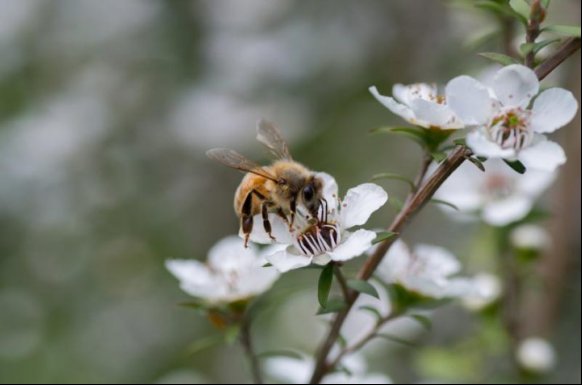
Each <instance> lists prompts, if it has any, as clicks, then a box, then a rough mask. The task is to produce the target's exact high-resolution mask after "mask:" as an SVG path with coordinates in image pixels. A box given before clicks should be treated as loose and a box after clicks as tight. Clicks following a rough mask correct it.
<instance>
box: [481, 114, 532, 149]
mask: <svg viewBox="0 0 582 385" xmlns="http://www.w3.org/2000/svg"><path fill="white" fill-rule="evenodd" d="M530 115H531V112H530V111H529V110H524V109H521V108H515V109H510V110H508V111H505V112H504V113H502V114H500V115H498V116H496V117H495V118H493V120H492V121H491V125H490V126H489V135H490V138H491V140H493V141H494V142H495V143H497V144H498V145H499V146H500V147H501V148H503V149H510V148H512V149H514V150H516V151H519V150H521V149H522V148H524V147H527V146H528V145H529V144H530V143H531V141H532V139H533V132H532V131H531V130H530V129H529V121H530Z"/></svg>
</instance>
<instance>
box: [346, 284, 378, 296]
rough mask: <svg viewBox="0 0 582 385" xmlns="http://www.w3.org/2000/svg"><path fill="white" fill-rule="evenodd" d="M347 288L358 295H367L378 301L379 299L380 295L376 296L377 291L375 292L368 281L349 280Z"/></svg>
mask: <svg viewBox="0 0 582 385" xmlns="http://www.w3.org/2000/svg"><path fill="white" fill-rule="evenodd" d="M348 286H349V287H350V288H351V289H354V290H355V291H357V292H359V293H363V294H368V295H371V296H372V297H376V298H378V299H379V298H380V295H378V291H377V290H376V288H375V287H374V286H372V284H371V283H370V282H368V281H364V280H361V279H349V280H348Z"/></svg>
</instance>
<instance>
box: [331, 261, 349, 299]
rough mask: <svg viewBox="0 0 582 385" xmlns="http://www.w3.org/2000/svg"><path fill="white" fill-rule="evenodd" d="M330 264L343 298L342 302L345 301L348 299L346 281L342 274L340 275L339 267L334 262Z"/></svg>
mask: <svg viewBox="0 0 582 385" xmlns="http://www.w3.org/2000/svg"><path fill="white" fill-rule="evenodd" d="M332 263H333V274H334V275H335V278H336V279H337V281H338V282H339V285H340V288H341V290H342V294H343V296H344V300H345V301H347V300H348V299H349V298H350V288H349V287H348V282H347V281H346V277H344V273H342V271H341V269H340V265H339V264H338V263H336V262H332Z"/></svg>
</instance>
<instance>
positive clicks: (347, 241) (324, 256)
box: [250, 173, 388, 272]
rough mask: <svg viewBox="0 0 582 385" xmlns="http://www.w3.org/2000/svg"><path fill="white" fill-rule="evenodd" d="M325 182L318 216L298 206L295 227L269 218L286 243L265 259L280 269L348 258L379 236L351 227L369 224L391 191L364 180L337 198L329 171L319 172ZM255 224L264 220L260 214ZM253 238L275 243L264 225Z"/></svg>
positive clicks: (275, 217) (274, 232)
mask: <svg viewBox="0 0 582 385" xmlns="http://www.w3.org/2000/svg"><path fill="white" fill-rule="evenodd" d="M317 176H318V177H319V178H320V179H321V180H322V181H323V198H324V200H323V202H322V204H321V206H320V209H319V215H318V218H317V219H315V218H311V216H310V215H309V214H308V213H307V211H306V210H305V209H304V208H302V207H300V206H298V207H297V214H296V216H295V223H294V226H293V228H292V229H289V226H288V225H287V223H285V221H284V220H283V219H281V217H279V216H278V215H276V214H270V215H269V220H270V222H271V227H272V235H273V236H274V237H275V240H276V241H275V242H277V243H279V244H283V245H286V247H284V248H280V249H278V250H277V251H276V252H274V253H273V254H271V255H266V256H265V258H266V259H267V261H269V262H270V263H271V264H272V265H273V266H275V267H276V268H277V270H279V271H280V272H286V271H289V270H292V269H298V268H300V267H304V266H308V265H309V264H311V263H312V262H313V263H316V264H319V265H325V264H327V263H329V262H330V261H332V260H333V261H347V260H349V259H352V258H354V257H357V256H359V255H361V254H363V253H364V252H365V251H366V250H368V249H369V248H370V247H371V246H372V241H373V240H374V239H375V238H376V233H375V232H374V231H370V230H365V229H358V230H356V231H354V232H350V231H348V229H350V228H352V227H354V226H360V225H363V224H364V223H366V221H367V220H368V218H369V217H370V215H372V213H373V212H374V211H376V210H378V209H379V208H380V207H382V206H383V205H384V203H386V201H387V200H388V194H387V193H386V191H384V189H382V187H380V186H378V185H376V184H373V183H364V184H361V185H359V186H356V187H354V188H351V189H350V190H348V192H347V194H346V196H345V198H344V199H343V200H342V201H340V200H339V198H338V187H337V183H336V181H335V179H334V178H333V177H332V176H330V175H329V174H326V173H318V174H317ZM254 221H255V223H261V221H262V219H261V217H260V215H257V216H255V218H254ZM250 239H251V240H252V241H253V242H257V243H272V242H273V241H272V240H271V239H270V237H269V236H268V235H267V234H266V233H265V230H264V229H263V227H262V226H255V227H254V228H253V231H252V233H251V235H250Z"/></svg>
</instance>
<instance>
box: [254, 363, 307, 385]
mask: <svg viewBox="0 0 582 385" xmlns="http://www.w3.org/2000/svg"><path fill="white" fill-rule="evenodd" d="M313 366H314V364H313V362H312V360H310V359H307V358H304V359H297V358H291V357H272V358H269V359H267V361H266V362H265V371H266V372H267V373H269V375H270V376H271V377H273V378H275V379H277V380H279V381H281V382H283V383H285V384H306V383H307V382H308V381H309V376H310V375H311V372H312V371H313Z"/></svg>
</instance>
